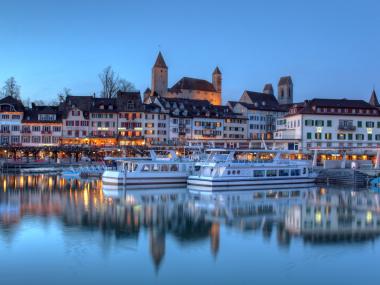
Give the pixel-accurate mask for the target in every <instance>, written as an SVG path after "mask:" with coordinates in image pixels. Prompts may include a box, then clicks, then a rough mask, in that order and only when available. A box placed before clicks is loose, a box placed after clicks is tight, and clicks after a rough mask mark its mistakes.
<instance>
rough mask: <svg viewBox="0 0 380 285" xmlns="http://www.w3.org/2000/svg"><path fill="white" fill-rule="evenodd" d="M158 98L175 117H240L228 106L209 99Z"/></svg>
mask: <svg viewBox="0 0 380 285" xmlns="http://www.w3.org/2000/svg"><path fill="white" fill-rule="evenodd" d="M156 100H158V101H159V104H160V105H161V106H163V108H164V109H165V110H167V111H168V112H169V114H170V115H171V116H173V117H209V118H220V119H223V118H230V117H238V116H240V114H236V113H234V112H233V111H232V110H231V109H230V108H229V107H228V106H217V105H212V104H211V103H210V102H209V101H208V100H194V99H183V98H166V97H157V98H156Z"/></svg>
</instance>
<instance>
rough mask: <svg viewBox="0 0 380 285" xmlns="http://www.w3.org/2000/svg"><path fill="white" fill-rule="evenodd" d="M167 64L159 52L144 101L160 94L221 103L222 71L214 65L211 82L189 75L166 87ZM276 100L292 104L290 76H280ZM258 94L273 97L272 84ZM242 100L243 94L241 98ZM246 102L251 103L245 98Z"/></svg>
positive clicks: (168, 96) (280, 102) (282, 103)
mask: <svg viewBox="0 0 380 285" xmlns="http://www.w3.org/2000/svg"><path fill="white" fill-rule="evenodd" d="M168 77H169V73H168V66H167V65H166V63H165V60H164V57H163V56H162V53H161V52H159V53H158V56H157V59H156V62H155V64H154V65H153V68H152V82H151V88H147V89H146V90H145V92H144V102H147V100H148V98H149V97H151V96H160V97H165V98H176V99H193V100H207V101H209V102H210V103H211V104H212V105H221V104H222V73H221V72H220V70H219V68H218V67H216V68H215V70H214V72H213V73H212V82H210V81H207V80H204V79H198V78H190V77H182V78H181V79H180V80H179V81H178V82H177V83H175V84H174V85H173V86H172V87H170V88H168ZM277 87H278V95H277V99H275V100H277V102H278V104H279V105H288V106H289V105H291V104H293V82H292V78H291V77H290V76H284V77H281V78H280V80H279V82H278V86H277ZM260 94H267V95H271V96H272V97H273V95H274V91H273V86H272V84H266V85H265V86H264V90H263V92H262V93H260ZM243 95H244V94H243ZM241 100H243V101H244V96H242V99H241ZM246 103H251V102H250V100H247V102H246Z"/></svg>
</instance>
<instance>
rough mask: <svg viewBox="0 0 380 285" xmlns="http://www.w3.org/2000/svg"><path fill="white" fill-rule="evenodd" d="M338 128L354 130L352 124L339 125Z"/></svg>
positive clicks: (340, 129)
mask: <svg viewBox="0 0 380 285" xmlns="http://www.w3.org/2000/svg"><path fill="white" fill-rule="evenodd" d="M338 130H339V131H355V130H356V127H355V126H353V125H339V126H338Z"/></svg>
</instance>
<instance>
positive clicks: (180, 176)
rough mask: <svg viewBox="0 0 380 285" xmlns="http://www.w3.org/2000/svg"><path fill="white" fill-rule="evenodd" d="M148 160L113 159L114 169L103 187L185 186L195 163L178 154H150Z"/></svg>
mask: <svg viewBox="0 0 380 285" xmlns="http://www.w3.org/2000/svg"><path fill="white" fill-rule="evenodd" d="M150 153H151V156H150V158H149V159H146V158H140V159H139V158H128V159H114V161H115V162H116V164H117V167H116V170H115V169H107V170H106V171H104V173H103V175H102V182H103V188H105V189H108V190H111V189H115V190H117V189H147V188H151V189H152V188H153V189H157V188H169V187H170V188H179V187H186V182H187V177H188V176H189V175H190V174H192V173H193V172H194V161H193V160H191V159H187V158H179V157H177V156H176V154H175V152H173V151H169V156H167V157H158V156H157V154H156V152H154V151H151V152H150Z"/></svg>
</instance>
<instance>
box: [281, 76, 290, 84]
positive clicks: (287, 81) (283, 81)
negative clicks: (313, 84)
mask: <svg viewBox="0 0 380 285" xmlns="http://www.w3.org/2000/svg"><path fill="white" fill-rule="evenodd" d="M287 84H289V85H291V84H293V81H292V77H290V76H283V77H281V78H280V80H279V81H278V85H287Z"/></svg>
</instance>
